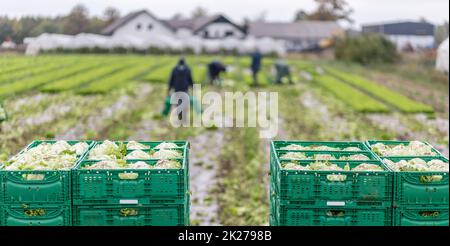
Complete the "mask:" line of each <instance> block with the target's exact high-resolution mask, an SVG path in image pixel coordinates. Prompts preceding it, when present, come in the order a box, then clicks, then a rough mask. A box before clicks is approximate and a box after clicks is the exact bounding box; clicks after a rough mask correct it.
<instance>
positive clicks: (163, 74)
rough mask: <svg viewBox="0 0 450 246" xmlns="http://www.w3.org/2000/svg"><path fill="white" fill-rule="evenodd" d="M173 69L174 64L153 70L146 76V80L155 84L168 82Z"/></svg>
mask: <svg viewBox="0 0 450 246" xmlns="http://www.w3.org/2000/svg"><path fill="white" fill-rule="evenodd" d="M173 67H174V65H173V64H164V65H162V66H160V67H158V68H156V69H152V70H151V71H150V72H148V73H147V74H146V75H144V80H145V81H149V82H154V83H165V82H168V81H169V78H170V75H171V73H172V69H173Z"/></svg>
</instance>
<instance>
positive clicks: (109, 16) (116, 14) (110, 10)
mask: <svg viewBox="0 0 450 246" xmlns="http://www.w3.org/2000/svg"><path fill="white" fill-rule="evenodd" d="M119 18H120V11H119V10H118V9H117V8H114V7H107V8H106V9H105V11H103V19H104V20H105V21H106V24H107V25H109V24H111V23H113V22H114V21H116V20H117V19H119Z"/></svg>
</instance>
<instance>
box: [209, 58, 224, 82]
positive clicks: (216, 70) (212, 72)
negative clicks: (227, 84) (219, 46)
mask: <svg viewBox="0 0 450 246" xmlns="http://www.w3.org/2000/svg"><path fill="white" fill-rule="evenodd" d="M226 71H227V68H226V66H225V65H224V64H222V63H221V62H220V61H213V62H211V63H210V64H208V72H209V79H210V81H209V83H210V84H211V85H213V84H215V83H217V84H220V74H221V73H224V72H226Z"/></svg>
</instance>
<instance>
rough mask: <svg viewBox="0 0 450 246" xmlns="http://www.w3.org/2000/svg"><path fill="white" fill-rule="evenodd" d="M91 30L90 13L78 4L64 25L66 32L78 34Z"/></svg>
mask: <svg viewBox="0 0 450 246" xmlns="http://www.w3.org/2000/svg"><path fill="white" fill-rule="evenodd" d="M88 28H89V11H88V9H87V8H86V7H85V6H84V5H82V4H78V5H76V6H75V7H73V8H72V10H71V11H70V14H69V15H68V16H67V18H66V20H65V23H64V30H65V32H66V33H67V34H72V35H73V34H78V33H81V32H84V31H86V30H87V29H88Z"/></svg>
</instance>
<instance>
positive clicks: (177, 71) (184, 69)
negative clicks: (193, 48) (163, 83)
mask: <svg viewBox="0 0 450 246" xmlns="http://www.w3.org/2000/svg"><path fill="white" fill-rule="evenodd" d="M193 85H194V81H193V80H192V73H191V69H190V68H189V66H188V65H187V64H186V61H185V60H184V58H181V59H180V61H179V62H178V64H177V66H176V67H175V68H174V69H173V70H172V74H171V75H170V79H169V94H170V93H171V91H172V90H174V91H175V92H186V93H187V92H189V88H192V86H193Z"/></svg>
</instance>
